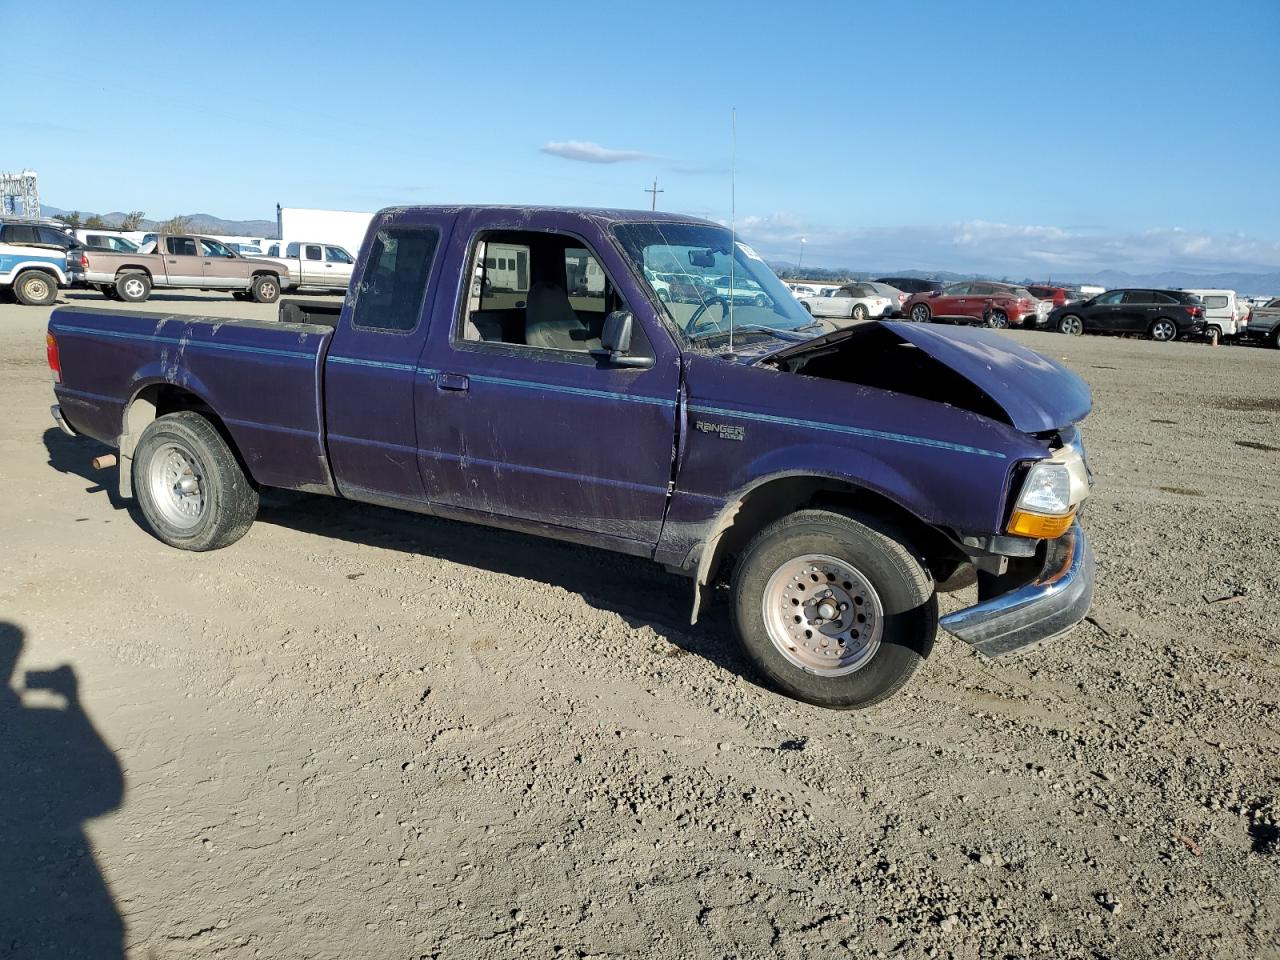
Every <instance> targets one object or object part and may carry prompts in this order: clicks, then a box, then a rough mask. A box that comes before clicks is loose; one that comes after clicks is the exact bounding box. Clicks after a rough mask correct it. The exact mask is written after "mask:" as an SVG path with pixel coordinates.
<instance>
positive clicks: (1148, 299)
mask: <svg viewBox="0 0 1280 960" xmlns="http://www.w3.org/2000/svg"><path fill="white" fill-rule="evenodd" d="M1124 302H1125V303H1126V304H1130V303H1159V302H1160V301H1159V300H1157V299H1156V298H1155V297H1154V296H1153V295H1152V293H1151V291H1150V290H1130V291H1129V292H1128V293H1126V294H1125V295H1124ZM1169 302H1170V303H1173V302H1174V301H1172V300H1170V301H1169Z"/></svg>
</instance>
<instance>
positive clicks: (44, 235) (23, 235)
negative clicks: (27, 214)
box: [0, 220, 83, 250]
mask: <svg viewBox="0 0 1280 960" xmlns="http://www.w3.org/2000/svg"><path fill="white" fill-rule="evenodd" d="M0 243H12V244H17V245H20V246H29V247H53V248H56V249H58V250H78V249H79V248H80V247H82V246H83V244H81V243H80V241H79V240H77V239H76V238H75V237H73V236H71V234H69V233H67V232H66V231H65V230H60V229H58V228H57V227H52V226H49V224H47V223H36V222H35V221H33V220H21V221H20V220H6V221H3V222H0Z"/></svg>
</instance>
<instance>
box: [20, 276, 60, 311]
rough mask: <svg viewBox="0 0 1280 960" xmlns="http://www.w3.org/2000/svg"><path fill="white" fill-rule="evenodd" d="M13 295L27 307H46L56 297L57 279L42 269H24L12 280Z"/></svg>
mask: <svg viewBox="0 0 1280 960" xmlns="http://www.w3.org/2000/svg"><path fill="white" fill-rule="evenodd" d="M13 295H14V296H15V297H17V298H18V302H19V303H23V304H26V305H27V306H28V307H47V306H49V304H51V303H53V302H54V301H55V300H57V299H58V281H56V280H55V279H53V277H51V276H50V275H49V274H47V273H45V272H44V271H42V270H24V271H22V273H20V274H18V276H17V277H16V278H15V279H14V281H13Z"/></svg>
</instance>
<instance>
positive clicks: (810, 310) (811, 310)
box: [800, 300, 813, 317]
mask: <svg viewBox="0 0 1280 960" xmlns="http://www.w3.org/2000/svg"><path fill="white" fill-rule="evenodd" d="M800 306H802V307H804V312H805V313H807V314H809V316H811V317H812V316H813V307H811V306H809V305H808V304H807V303H805V302H804V301H803V300H801V301H800Z"/></svg>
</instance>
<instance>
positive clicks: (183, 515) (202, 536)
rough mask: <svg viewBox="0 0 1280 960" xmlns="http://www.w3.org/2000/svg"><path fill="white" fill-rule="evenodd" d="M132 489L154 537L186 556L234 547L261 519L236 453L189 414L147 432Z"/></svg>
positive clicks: (208, 425) (168, 419)
mask: <svg viewBox="0 0 1280 960" xmlns="http://www.w3.org/2000/svg"><path fill="white" fill-rule="evenodd" d="M133 489H134V490H135V491H137V496H138V506H139V507H141V508H142V515H143V516H144V517H145V518H146V520H147V524H148V526H150V527H151V530H152V532H153V533H155V535H156V536H157V537H158V538H159V539H161V540H163V541H164V542H165V543H167V544H169V546H171V547H178V548H179V549H182V550H217V549H218V548H219V547H225V546H228V545H230V544H232V543H235V542H236V541H237V540H239V539H240V538H241V537H243V536H244V535H245V533H246V532H247V531H248V529H249V527H250V526H252V525H253V520H254V518H255V517H256V516H257V515H258V491H257V490H255V489H254V488H253V486H252V485H251V484H250V483H249V479H248V477H246V476H245V474H244V471H243V470H242V469H241V468H240V463H239V461H237V460H236V458H235V455H234V454H233V453H232V452H231V448H230V447H228V446H227V442H226V441H225V440H223V439H222V435H221V434H219V433H218V431H217V430H216V429H215V428H214V426H213V424H211V423H210V422H209V421H208V420H206V419H205V418H204V417H202V416H200V415H199V414H198V413H192V412H190V411H184V412H181V413H171V414H168V415H166V416H163V417H160V418H159V419H158V420H155V421H154V422H153V423H151V424H150V425H149V426H148V427H147V428H146V429H145V430H144V431H142V436H141V438H139V440H138V446H137V449H136V450H135V451H134V454H133Z"/></svg>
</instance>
